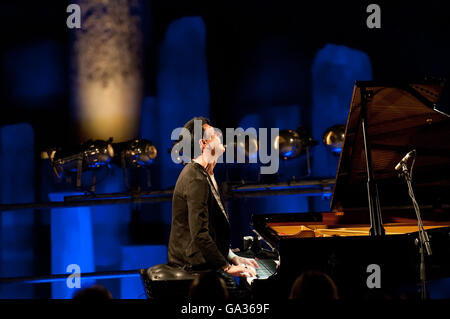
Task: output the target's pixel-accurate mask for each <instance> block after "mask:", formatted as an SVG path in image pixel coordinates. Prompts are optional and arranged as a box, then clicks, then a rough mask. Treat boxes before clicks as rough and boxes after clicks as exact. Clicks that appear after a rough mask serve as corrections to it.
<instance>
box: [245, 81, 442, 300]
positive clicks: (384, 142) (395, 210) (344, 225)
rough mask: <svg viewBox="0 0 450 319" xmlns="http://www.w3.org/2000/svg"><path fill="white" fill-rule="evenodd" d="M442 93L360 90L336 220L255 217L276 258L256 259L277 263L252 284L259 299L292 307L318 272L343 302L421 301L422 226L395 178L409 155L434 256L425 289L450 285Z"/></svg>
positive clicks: (432, 85) (410, 87) (411, 86)
mask: <svg viewBox="0 0 450 319" xmlns="http://www.w3.org/2000/svg"><path fill="white" fill-rule="evenodd" d="M444 87H445V82H440V81H426V80H424V81H420V82H415V83H404V82H384V83H383V82H374V81H361V82H356V84H355V86H354V91H353V97H352V101H351V105H350V111H349V115H348V120H347V124H346V130H345V140H344V144H343V149H342V152H341V155H340V160H339V166H338V171H337V176H336V183H335V185H334V190H333V196H332V200H331V211H330V212H321V213H310V212H309V213H296V214H269V215H257V214H255V215H253V217H252V226H253V229H254V231H255V233H257V234H258V236H260V237H261V238H262V239H263V240H264V241H265V242H266V243H267V244H268V246H269V247H271V248H272V249H270V250H267V249H263V250H261V249H260V248H259V247H257V248H256V249H255V248H254V249H253V253H254V254H255V256H257V257H259V258H260V259H261V260H264V259H277V258H278V259H279V262H280V263H279V267H277V268H276V269H275V268H274V271H273V274H271V275H270V276H269V277H268V278H256V279H254V280H252V281H251V285H250V289H251V290H252V292H253V294H254V295H255V297H270V298H283V299H284V298H287V297H288V296H289V292H290V288H291V286H292V283H293V282H294V280H295V279H296V278H297V277H298V276H299V275H300V274H301V273H302V272H304V271H305V270H319V271H323V272H325V273H327V274H328V275H329V276H330V277H331V278H332V279H333V280H334V281H335V283H336V285H337V287H338V290H339V295H340V297H341V298H343V299H355V298H356V299H361V298H374V297H381V298H401V297H408V298H419V297H420V285H419V283H420V277H419V274H420V271H419V268H420V262H421V258H420V257H421V256H420V254H419V245H418V240H417V238H418V222H417V218H416V214H415V211H414V209H413V205H412V202H411V199H410V197H409V196H408V189H407V186H406V183H405V180H404V179H402V178H399V176H398V172H397V171H396V170H395V169H394V167H395V165H396V164H397V163H398V162H399V161H400V160H401V159H402V157H403V156H404V155H405V154H406V153H408V152H409V151H411V150H412V149H415V150H416V154H417V156H416V160H415V165H414V170H413V175H412V179H413V188H414V192H415V195H416V198H417V201H418V203H419V205H420V209H421V216H422V220H423V226H424V229H425V230H426V232H427V233H428V236H429V238H430V245H431V248H432V254H431V255H430V256H425V266H426V268H425V271H426V272H425V273H426V279H427V281H429V280H434V279H441V278H446V277H450V117H449V116H448V115H447V114H448V110H447V109H445V106H448V105H446V103H447V102H448V101H445V100H444V97H445V96H447V97H448V95H447V93H448V92H445V90H444ZM445 89H448V88H445ZM444 92H445V94H444ZM442 103H444V105H443V104H442ZM366 154H368V155H369V156H366ZM370 265H377V266H379V275H380V277H381V278H380V279H381V286H380V288H373V285H368V284H367V281H368V278H369V276H370V275H371V274H372V273H373V268H372V267H371V266H370ZM369 280H370V279H369ZM369 286H370V287H369Z"/></svg>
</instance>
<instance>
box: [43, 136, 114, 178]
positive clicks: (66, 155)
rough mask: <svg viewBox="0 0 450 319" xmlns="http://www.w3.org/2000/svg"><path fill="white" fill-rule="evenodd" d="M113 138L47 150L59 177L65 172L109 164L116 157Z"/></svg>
mask: <svg viewBox="0 0 450 319" xmlns="http://www.w3.org/2000/svg"><path fill="white" fill-rule="evenodd" d="M111 141H112V139H110V140H108V141H102V140H96V141H92V140H89V141H87V142H86V143H84V144H82V145H81V146H77V147H73V148H66V149H62V148H59V149H52V150H49V151H47V154H48V158H49V159H50V161H51V163H52V165H53V168H54V170H55V173H56V175H57V176H58V177H60V175H61V174H63V173H64V172H77V171H78V170H80V169H81V170H87V169H92V168H98V167H103V166H107V165H109V163H110V162H111V160H112V158H113V157H114V149H113V148H112V146H111Z"/></svg>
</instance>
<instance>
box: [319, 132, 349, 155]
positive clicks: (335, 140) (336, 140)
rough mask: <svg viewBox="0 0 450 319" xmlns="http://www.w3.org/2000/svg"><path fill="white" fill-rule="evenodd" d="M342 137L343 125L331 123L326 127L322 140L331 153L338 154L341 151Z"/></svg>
mask: <svg viewBox="0 0 450 319" xmlns="http://www.w3.org/2000/svg"><path fill="white" fill-rule="evenodd" d="M344 137H345V125H333V126H331V127H329V128H327V129H326V131H325V133H324V134H323V138H322V141H323V144H325V146H326V147H327V148H329V149H330V150H331V152H332V153H333V154H336V155H338V154H340V153H341V150H342V145H343V144H344Z"/></svg>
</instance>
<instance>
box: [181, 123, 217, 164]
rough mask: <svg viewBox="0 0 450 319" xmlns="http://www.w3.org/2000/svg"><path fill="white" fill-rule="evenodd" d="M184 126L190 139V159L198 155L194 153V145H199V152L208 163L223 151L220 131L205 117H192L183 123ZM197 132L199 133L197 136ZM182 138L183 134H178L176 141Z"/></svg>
mask: <svg viewBox="0 0 450 319" xmlns="http://www.w3.org/2000/svg"><path fill="white" fill-rule="evenodd" d="M184 128H185V129H186V130H187V131H188V133H189V135H190V139H191V142H190V147H191V154H190V159H194V158H196V157H198V156H199V155H200V154H199V153H195V146H196V145H199V149H200V152H201V153H202V154H203V155H204V157H205V159H206V160H207V162H209V163H212V162H214V161H216V160H217V158H218V157H219V156H220V155H222V153H223V152H224V151H225V148H224V146H223V145H222V141H221V133H220V132H219V131H217V130H216V129H214V127H212V126H211V121H210V120H209V119H207V118H205V117H194V118H193V119H191V120H189V121H188V122H187V123H186V124H185V125H184ZM200 132H201V133H200ZM199 134H201V135H200V136H199ZM182 140H183V135H180V137H179V139H178V141H179V142H181V141H182Z"/></svg>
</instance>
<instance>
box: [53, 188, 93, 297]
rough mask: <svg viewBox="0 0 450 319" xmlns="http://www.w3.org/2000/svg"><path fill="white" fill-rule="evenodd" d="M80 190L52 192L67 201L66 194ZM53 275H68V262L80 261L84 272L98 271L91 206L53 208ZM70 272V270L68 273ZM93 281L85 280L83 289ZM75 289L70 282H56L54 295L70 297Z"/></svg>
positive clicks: (55, 197)
mask: <svg viewBox="0 0 450 319" xmlns="http://www.w3.org/2000/svg"><path fill="white" fill-rule="evenodd" d="M72 195H81V194H79V193H51V194H49V198H50V200H51V201H53V202H55V201H63V200H64V196H72ZM50 225H51V256H52V274H65V273H66V269H67V266H68V265H71V264H77V265H79V266H80V270H81V273H86V272H94V271H95V263H94V246H93V237H92V221H91V208H90V207H75V208H54V209H52V210H51V223H50ZM67 274H68V275H70V274H69V273H67ZM91 284H93V281H92V280H82V281H81V285H82V288H83V287H85V286H90V285H91ZM74 292H75V289H70V288H68V287H67V283H66V281H62V282H55V283H52V298H54V299H70V298H72V295H73V293H74Z"/></svg>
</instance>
